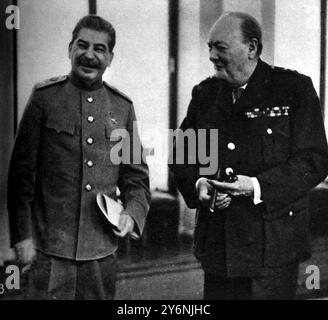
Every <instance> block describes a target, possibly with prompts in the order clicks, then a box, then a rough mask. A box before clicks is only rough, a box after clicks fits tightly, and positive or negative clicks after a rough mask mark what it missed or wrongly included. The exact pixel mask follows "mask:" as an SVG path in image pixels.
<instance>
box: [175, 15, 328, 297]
mask: <svg viewBox="0 0 328 320" xmlns="http://www.w3.org/2000/svg"><path fill="white" fill-rule="evenodd" d="M208 46H209V54H210V60H211V62H212V63H213V64H214V67H215V70H216V76H215V77H212V78H209V79H206V80H205V81H203V82H201V83H200V84H199V85H197V86H195V87H194V89H193V91H192V100H191V102H190V105H189V108H188V112H187V116H186V117H185V119H184V120H183V122H182V124H181V127H180V129H182V132H185V131H186V130H187V129H194V130H196V131H197V130H198V129H206V130H207V131H210V130H211V129H218V141H219V142H218V143H219V157H218V159H214V160H218V167H219V168H220V169H221V170H220V172H221V174H220V176H219V177H217V176H216V175H214V174H210V175H206V174H205V175H203V174H200V169H201V168H202V167H204V165H201V164H200V163H199V162H198V164H193V165H190V164H188V163H187V161H185V162H184V163H181V161H180V160H181V159H180V160H177V161H175V162H174V163H173V164H172V165H171V166H170V168H171V170H172V172H173V174H174V177H175V181H176V183H177V186H178V188H179V190H180V191H181V193H182V195H183V197H184V199H185V201H186V203H187V205H188V206H189V207H190V208H196V207H197V210H198V212H197V222H196V229H195V255H196V257H197V258H198V259H199V260H200V261H201V263H202V267H203V269H204V272H205V283H204V298H205V299H250V298H253V299H292V298H294V297H295V293H296V287H297V275H298V265H299V262H300V261H303V260H305V259H307V258H308V257H309V254H310V247H309V245H310V243H309V228H308V222H309V216H308V210H307V195H308V192H309V191H310V189H312V188H313V187H315V186H316V185H317V184H318V183H320V182H321V181H322V180H323V179H324V178H325V177H326V175H327V169H328V151H327V141H326V136H325V130H324V126H323V121H322V116H321V110H320V104H319V99H318V97H317V94H316V92H315V90H314V88H313V85H312V82H311V79H310V78H309V77H307V76H304V75H302V74H299V73H297V72H296V71H291V70H286V69H283V68H277V67H274V66H270V65H268V64H266V63H265V62H263V61H262V60H261V59H260V55H261V51H262V33H261V28H260V25H259V23H258V22H257V21H256V20H255V19H254V18H253V17H252V16H250V15H248V14H244V13H239V12H230V13H226V14H224V15H222V16H221V17H220V18H219V19H218V20H217V21H216V23H215V24H214V25H213V27H212V29H211V31H210V37H209V42H208ZM198 143H201V142H200V141H198ZM205 149H206V148H205ZM185 152H186V153H188V149H187V148H186V149H185ZM206 152H207V154H210V153H211V150H209V148H208V143H207V149H206ZM176 153H177V150H176V149H175V147H174V148H173V152H172V154H176ZM185 159H187V157H185ZM179 161H180V164H179ZM232 172H233V173H234V174H235V175H236V178H237V180H236V179H233V180H231V179H230V180H229V178H231V175H229V173H232ZM214 189H215V190H216V192H217V194H216V198H215V200H214V201H215V203H214V207H213V208H210V207H211V204H212V201H211V200H212V197H213V194H214ZM211 209H214V210H211ZM212 211H214V212H212Z"/></svg>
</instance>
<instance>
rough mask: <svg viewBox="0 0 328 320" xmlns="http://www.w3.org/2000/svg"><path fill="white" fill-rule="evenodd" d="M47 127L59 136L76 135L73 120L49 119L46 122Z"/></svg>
mask: <svg viewBox="0 0 328 320" xmlns="http://www.w3.org/2000/svg"><path fill="white" fill-rule="evenodd" d="M45 126H46V127H47V128H48V129H51V130H55V131H56V132H57V133H58V134H61V133H64V134H69V135H74V134H75V122H74V121H73V120H71V119H67V118H54V117H49V118H48V119H47V120H46V122H45Z"/></svg>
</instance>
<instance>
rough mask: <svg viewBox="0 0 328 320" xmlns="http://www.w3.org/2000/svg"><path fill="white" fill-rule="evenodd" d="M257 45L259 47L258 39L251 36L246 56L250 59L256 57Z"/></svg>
mask: <svg viewBox="0 0 328 320" xmlns="http://www.w3.org/2000/svg"><path fill="white" fill-rule="evenodd" d="M258 47H259V42H258V40H257V39H256V38H252V39H251V40H250V41H249V45H248V58H249V59H250V60H253V59H254V58H256V56H257V50H258Z"/></svg>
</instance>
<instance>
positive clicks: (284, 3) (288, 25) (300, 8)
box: [274, 0, 320, 93]
mask: <svg viewBox="0 0 328 320" xmlns="http://www.w3.org/2000/svg"><path fill="white" fill-rule="evenodd" d="M275 39H276V41H275V56H274V61H275V64H276V65H279V66H282V67H286V68H289V69H295V70H298V71H299V72H301V73H304V74H306V75H308V76H310V77H311V78H312V81H313V83H314V87H315V88H316V90H317V92H318V93H319V81H320V0H298V1H297V5H295V2H294V1H289V0H276V18H275Z"/></svg>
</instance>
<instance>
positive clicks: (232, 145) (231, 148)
mask: <svg viewBox="0 0 328 320" xmlns="http://www.w3.org/2000/svg"><path fill="white" fill-rule="evenodd" d="M228 149H229V150H235V149H236V146H235V144H234V143H233V142H229V143H228Z"/></svg>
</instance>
